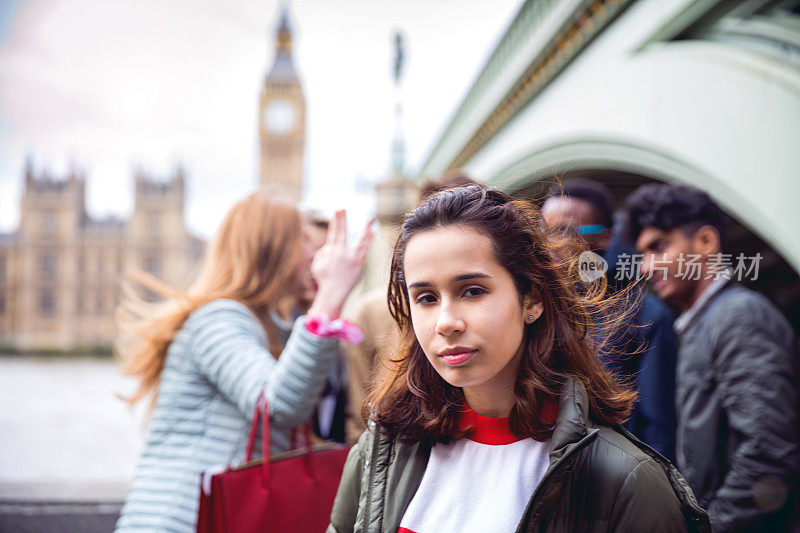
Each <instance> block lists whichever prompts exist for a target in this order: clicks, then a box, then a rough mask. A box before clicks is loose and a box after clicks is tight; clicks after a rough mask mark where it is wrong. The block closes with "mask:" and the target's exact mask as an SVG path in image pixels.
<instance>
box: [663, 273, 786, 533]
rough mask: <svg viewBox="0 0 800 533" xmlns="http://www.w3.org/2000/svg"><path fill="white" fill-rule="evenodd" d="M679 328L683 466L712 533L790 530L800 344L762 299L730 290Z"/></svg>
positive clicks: (735, 287) (680, 457) (736, 288)
mask: <svg viewBox="0 0 800 533" xmlns="http://www.w3.org/2000/svg"><path fill="white" fill-rule="evenodd" d="M686 318H688V319H689V320H688V321H687V320H685V319H684V317H681V318H680V319H679V320H678V321H677V322H676V327H677V328H678V333H679V337H680V348H679V352H678V371H677V374H678V375H677V382H678V387H677V395H676V402H677V410H678V438H677V445H678V450H677V451H678V454H677V455H678V466H679V468H680V469H681V471H682V472H683V474H684V475H685V476H686V480H687V481H688V482H689V485H690V486H691V487H692V489H693V490H694V493H695V495H696V496H697V499H698V501H699V502H700V504H701V505H703V506H704V507H706V508H707V509H708V513H709V515H710V517H711V524H712V528H713V530H714V531H786V530H789V528H790V524H791V522H793V518H792V517H791V516H790V514H791V512H792V507H793V502H792V499H793V497H794V494H793V492H794V491H795V490H796V488H795V487H796V479H797V473H798V467H799V466H800V448H799V445H800V437H799V436H798V391H797V387H798V382H797V380H798V351H797V348H798V344H797V339H796V336H795V332H794V331H793V329H792V327H791V326H790V325H789V323H788V322H787V320H786V319H785V318H784V317H783V315H782V314H781V313H780V311H778V309H777V308H776V307H775V306H774V305H773V304H772V303H770V302H769V300H767V299H766V298H765V297H764V296H762V295H760V294H758V293H756V292H754V291H751V290H749V289H745V288H744V287H741V286H739V285H736V284H733V283H727V284H726V285H724V286H723V287H722V288H721V289H719V290H718V292H716V293H715V294H713V296H711V297H710V298H709V299H708V300H707V301H706V302H705V303H704V304H700V305H699V306H698V307H697V308H693V309H691V310H690V315H689V316H687V317H686Z"/></svg>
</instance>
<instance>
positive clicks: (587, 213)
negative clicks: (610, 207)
mask: <svg viewBox="0 0 800 533" xmlns="http://www.w3.org/2000/svg"><path fill="white" fill-rule="evenodd" d="M542 216H543V217H544V222H545V224H547V225H548V226H549V227H550V228H554V229H562V230H565V231H567V232H570V233H575V234H578V232H579V229H580V227H581V226H594V225H601V222H600V219H599V217H598V216H597V213H596V209H595V208H594V206H593V205H592V204H590V203H589V202H587V201H585V200H579V199H575V198H568V197H566V196H565V197H563V198H559V197H553V198H549V199H548V200H547V201H546V202H545V204H544V206H543V207H542ZM578 236H579V237H580V238H581V239H583V240H584V241H585V242H586V245H587V246H588V248H589V250H591V251H592V252H595V253H603V252H604V251H605V250H606V248H608V242H609V240H610V238H611V232H610V231H609V229H605V230H603V231H601V232H595V233H586V234H578Z"/></svg>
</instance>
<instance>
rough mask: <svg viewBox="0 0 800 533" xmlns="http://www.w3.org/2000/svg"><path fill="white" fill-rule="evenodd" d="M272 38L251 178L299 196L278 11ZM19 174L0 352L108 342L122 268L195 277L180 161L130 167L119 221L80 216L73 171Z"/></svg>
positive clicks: (6, 253) (2, 279) (300, 128)
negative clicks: (166, 170) (127, 202)
mask: <svg viewBox="0 0 800 533" xmlns="http://www.w3.org/2000/svg"><path fill="white" fill-rule="evenodd" d="M274 35H275V59H274V62H273V64H272V67H271V69H270V70H269V71H268V74H267V75H266V77H265V79H264V83H263V86H262V89H261V96H260V102H259V120H258V123H259V126H258V135H259V139H260V150H261V157H260V179H259V182H260V184H261V185H277V186H279V187H280V188H282V189H284V190H286V191H288V193H289V194H290V195H292V196H294V197H295V198H296V199H300V197H301V196H302V187H303V159H304V149H305V97H304V95H303V88H302V85H301V83H300V80H299V78H298V76H297V74H296V71H295V68H294V64H293V59H292V30H291V26H290V21H289V15H288V11H287V10H286V9H285V8H284V9H283V10H282V12H281V14H280V17H279V22H278V25H277V28H276V31H275V34H274ZM23 174H24V176H23V180H24V190H23V194H22V199H21V205H20V224H19V227H18V229H17V230H16V231H14V232H13V233H7V234H0V351H3V350H25V351H27V350H75V349H78V350H80V349H86V348H89V347H108V346H110V345H111V344H112V343H113V341H114V339H115V337H116V335H117V327H116V324H115V320H114V314H115V308H116V306H117V305H118V303H119V302H120V297H121V288H120V281H121V280H122V279H123V278H124V276H125V274H126V273H129V272H132V271H137V270H138V271H146V272H149V273H150V274H153V275H154V276H156V277H158V278H159V279H161V280H163V281H165V282H167V283H168V284H170V285H173V286H175V287H178V288H185V285H186V280H188V279H191V278H192V277H193V275H194V274H195V272H196V268H197V264H198V261H199V259H200V257H201V255H202V250H203V247H204V244H203V242H202V241H201V240H200V239H198V238H197V237H195V236H193V235H192V234H191V233H190V232H189V231H188V230H187V228H186V224H185V211H184V203H185V187H186V177H185V173H184V171H183V170H182V169H181V168H179V169H177V170H176V171H175V172H174V174H173V175H171V176H168V177H167V179H157V178H155V177H154V176H150V175H147V174H146V173H144V171H141V170H137V171H135V172H134V176H133V180H134V209H133V214H132V215H131V216H130V217H129V218H128V219H127V220H122V219H119V218H106V219H102V220H101V219H96V218H93V217H92V216H90V215H89V214H88V213H87V211H86V206H85V188H86V178H85V176H83V175H82V174H81V173H79V172H76V171H71V172H70V173H69V174H68V175H66V176H61V177H59V178H54V177H52V176H51V175H50V174H49V173H48V172H47V171H38V172H37V170H36V169H35V168H34V165H33V162H32V161H31V159H30V158H29V159H28V161H27V163H26V166H25V169H24V171H23Z"/></svg>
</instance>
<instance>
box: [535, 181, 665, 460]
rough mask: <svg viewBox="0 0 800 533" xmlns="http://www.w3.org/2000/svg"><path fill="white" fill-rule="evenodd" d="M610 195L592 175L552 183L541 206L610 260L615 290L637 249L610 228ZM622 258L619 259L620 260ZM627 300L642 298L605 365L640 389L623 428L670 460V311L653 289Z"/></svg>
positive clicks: (625, 279) (554, 223)
mask: <svg viewBox="0 0 800 533" xmlns="http://www.w3.org/2000/svg"><path fill="white" fill-rule="evenodd" d="M613 202H614V200H613V197H612V196H611V192H610V191H609V190H608V188H607V187H606V186H605V185H603V184H601V183H599V182H596V181H592V180H586V179H573V180H569V181H565V182H564V183H563V184H557V185H555V186H554V187H553V188H552V189H551V190H550V193H549V195H548V198H547V200H546V201H545V203H544V205H543V206H542V214H543V216H544V219H545V222H546V223H547V225H548V226H550V227H553V228H560V229H562V230H564V231H566V232H568V233H572V234H575V235H578V236H580V237H581V238H582V239H583V240H584V241H586V244H587V246H588V248H589V250H590V251H592V252H594V253H596V254H598V255H601V256H602V257H603V259H605V260H606V262H607V263H608V266H609V268H608V271H607V272H606V276H607V278H608V286H609V289H610V290H611V291H618V290H621V289H623V288H624V287H626V286H627V285H628V284H629V283H631V282H632V281H633V276H631V275H629V274H631V273H632V272H625V269H624V268H622V267H623V266H624V264H625V261H624V259H625V258H630V257H632V255H633V254H634V253H635V251H634V250H629V249H626V248H625V247H623V246H622V245H621V244H620V243H619V239H617V238H616V237H615V235H614V233H613V232H612V220H613V211H614V203H613ZM620 258H622V259H623V260H622V261H620ZM629 297H630V299H631V300H632V301H631V305H634V304H635V300H640V304H639V308H638V310H637V312H636V314H635V317H634V323H633V324H631V326H630V327H628V328H626V329H625V330H624V331H618V332H614V334H613V335H612V339H613V341H612V343H611V345H612V347H613V348H614V351H615V352H616V353H608V352H604V353H601V354H600V356H601V358H602V359H603V362H604V363H605V364H606V366H607V367H609V368H611V369H612V370H613V371H615V372H616V373H617V374H618V375H621V376H622V377H623V378H626V379H632V380H634V383H635V385H636V388H637V390H638V392H639V401H638V402H637V403H636V406H635V407H634V411H633V413H632V414H631V418H630V419H629V420H628V422H627V423H626V428H627V429H628V430H629V431H631V432H632V433H633V434H634V435H636V436H637V437H639V438H640V439H641V440H642V441H644V442H646V443H647V444H649V445H650V446H652V447H653V448H655V449H656V450H657V451H658V452H660V453H661V454H662V455H664V456H666V457H667V458H668V459H669V460H670V461H674V460H675V357H676V353H677V349H678V346H677V338H676V337H675V333H674V331H673V329H672V313H671V311H670V310H669V308H668V307H667V306H666V305H665V304H664V302H662V301H660V300H659V299H658V298H656V297H655V296H653V295H652V294H649V293H647V294H641V293H640V291H637V290H634V292H633V293H631V294H630V295H629Z"/></svg>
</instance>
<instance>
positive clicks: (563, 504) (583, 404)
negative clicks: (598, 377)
mask: <svg viewBox="0 0 800 533" xmlns="http://www.w3.org/2000/svg"><path fill="white" fill-rule="evenodd" d="M429 456H430V447H429V446H427V445H425V444H420V443H417V444H404V443H402V442H399V441H398V440H396V439H394V438H392V437H390V436H388V435H386V434H385V433H382V432H380V431H379V430H375V429H374V428H371V429H368V430H367V431H366V432H365V433H364V434H363V435H362V436H361V438H360V439H359V441H358V443H357V444H356V445H355V446H354V447H353V449H352V450H351V451H350V455H349V456H348V458H347V464H346V465H345V468H344V473H343V475H342V482H341V484H340V485H339V491H338V493H337V495H336V501H335V502H334V505H333V513H332V515H331V525H330V526H329V527H328V533H349V532H361V533H365V532H370V533H395V532H396V531H397V529H398V527H399V526H400V521H401V520H402V518H403V515H404V514H405V511H406V509H407V508H408V505H409V504H410V503H411V500H412V499H413V497H414V494H415V493H416V491H417V489H418V488H419V484H420V482H421V481H422V477H423V475H424V474H425V469H426V467H427V464H428V458H429ZM487 490H491V487H487ZM477 497H479V495H478V496H477ZM709 530H710V527H709V524H708V516H707V515H706V513H705V511H703V510H702V509H701V508H700V507H699V506H698V505H697V502H696V500H695V499H694V496H693V495H692V491H691V489H689V486H688V485H687V484H686V481H685V480H684V479H683V477H682V476H681V475H680V474H679V473H678V471H677V469H676V468H675V467H674V466H672V465H671V464H670V463H669V462H668V461H667V460H666V459H664V458H663V457H662V456H661V455H659V454H658V453H657V452H655V451H653V449H652V448H650V447H648V446H647V445H645V444H643V443H641V442H639V441H638V440H636V438H635V437H633V436H632V435H631V434H630V433H628V432H627V431H625V430H624V429H622V428H617V429H612V428H609V427H604V426H597V425H595V424H594V423H593V422H592V421H591V419H590V418H589V416H588V397H587V395H586V390H585V388H584V387H583V385H582V384H581V383H579V382H577V381H569V382H568V383H567V386H566V387H565V389H564V394H563V395H562V397H561V399H560V401H559V408H558V420H557V421H556V428H555V431H554V432H553V436H552V439H551V448H550V467H549V468H548V469H547V472H546V473H545V475H544V478H543V479H542V481H541V483H539V486H538V487H537V489H536V491H535V492H534V493H533V494H532V495H531V499H530V502H529V503H528V506H527V509H526V510H525V513H524V514H523V516H522V519H521V521H520V524H519V527H518V528H517V532H518V533H534V532H541V533H545V532H566V531H569V532H604V533H605V532H611V531H617V532H639V531H647V532H649V533H655V532H683V531H701V532H704V531H709Z"/></svg>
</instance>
